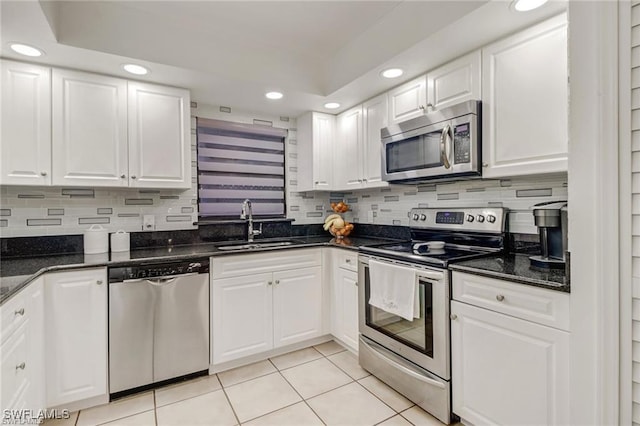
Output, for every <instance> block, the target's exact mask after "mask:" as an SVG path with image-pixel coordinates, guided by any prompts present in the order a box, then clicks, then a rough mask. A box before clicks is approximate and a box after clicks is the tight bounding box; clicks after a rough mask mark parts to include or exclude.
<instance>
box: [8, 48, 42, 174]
mask: <svg viewBox="0 0 640 426" xmlns="http://www.w3.org/2000/svg"><path fill="white" fill-rule="evenodd" d="M0 67H2V89H1V90H2V130H1V137H0V157H1V158H2V160H1V161H2V163H1V166H2V171H1V173H0V184H2V185H50V184H51V70H50V68H45V67H39V66H36V65H31V64H23V63H19V62H13V61H6V60H2V61H0Z"/></svg>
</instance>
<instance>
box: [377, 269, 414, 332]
mask: <svg viewBox="0 0 640 426" xmlns="http://www.w3.org/2000/svg"><path fill="white" fill-rule="evenodd" d="M369 304H371V305H372V306H375V307H376V308H378V309H382V310H383V311H385V312H389V313H390V314H394V315H398V316H399V317H402V318H404V319H406V320H407V321H413V319H414V318H419V317H420V300H419V297H418V279H417V276H416V272H415V270H414V269H412V268H407V267H404V266H400V265H394V264H392V263H387V262H378V261H376V260H373V259H371V260H369Z"/></svg>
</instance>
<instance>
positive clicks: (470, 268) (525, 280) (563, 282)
mask: <svg viewBox="0 0 640 426" xmlns="http://www.w3.org/2000/svg"><path fill="white" fill-rule="evenodd" d="M449 269H451V270H452V271H460V272H468V273H470V274H475V275H482V276H485V277H490V278H498V279H503V280H508V281H513V282H517V283H521V284H527V285H532V286H536V287H543V288H548V289H551V290H557V291H563V292H566V293H570V292H571V289H570V286H569V280H568V279H567V276H566V275H565V271H564V269H541V268H535V267H531V266H530V263H529V255H528V254H501V255H494V256H488V257H481V258H478V259H472V260H465V261H462V262H458V263H454V264H451V265H449Z"/></svg>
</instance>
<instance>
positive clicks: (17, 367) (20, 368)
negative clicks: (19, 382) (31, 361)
mask: <svg viewBox="0 0 640 426" xmlns="http://www.w3.org/2000/svg"><path fill="white" fill-rule="evenodd" d="M26 366H27V364H25V363H24V362H21V363H20V364H18V365H16V370H24V369H25V367H26Z"/></svg>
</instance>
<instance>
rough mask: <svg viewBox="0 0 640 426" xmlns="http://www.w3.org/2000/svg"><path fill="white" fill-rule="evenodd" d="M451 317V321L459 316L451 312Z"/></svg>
mask: <svg viewBox="0 0 640 426" xmlns="http://www.w3.org/2000/svg"><path fill="white" fill-rule="evenodd" d="M449 318H451V321H455V320H457V319H458V316H457V315H456V314H451V315H449Z"/></svg>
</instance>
